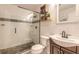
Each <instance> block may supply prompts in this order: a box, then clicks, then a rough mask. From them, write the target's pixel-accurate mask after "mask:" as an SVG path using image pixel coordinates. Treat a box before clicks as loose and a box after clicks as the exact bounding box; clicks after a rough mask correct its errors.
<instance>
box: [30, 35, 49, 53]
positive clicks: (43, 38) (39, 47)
mask: <svg viewBox="0 0 79 59" xmlns="http://www.w3.org/2000/svg"><path fill="white" fill-rule="evenodd" d="M48 39H49V37H47V36H41V39H40V44H35V45H33V46H32V48H31V53H32V54H40V53H42V52H43V50H44V48H45V47H46V46H47V41H48Z"/></svg>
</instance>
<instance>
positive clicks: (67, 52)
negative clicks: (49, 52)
mask: <svg viewBox="0 0 79 59" xmlns="http://www.w3.org/2000/svg"><path fill="white" fill-rule="evenodd" d="M61 51H62V52H63V54H75V52H72V51H70V50H67V49H65V48H61Z"/></svg>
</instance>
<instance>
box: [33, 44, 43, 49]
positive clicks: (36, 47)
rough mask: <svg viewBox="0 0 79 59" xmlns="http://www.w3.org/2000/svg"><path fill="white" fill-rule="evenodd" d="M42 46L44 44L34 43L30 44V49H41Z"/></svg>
mask: <svg viewBox="0 0 79 59" xmlns="http://www.w3.org/2000/svg"><path fill="white" fill-rule="evenodd" d="M43 48H44V46H43V45H41V44H36V45H34V46H32V50H39V49H43Z"/></svg>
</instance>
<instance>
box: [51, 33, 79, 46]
mask: <svg viewBox="0 0 79 59" xmlns="http://www.w3.org/2000/svg"><path fill="white" fill-rule="evenodd" d="M50 37H51V38H52V40H53V41H54V42H55V43H56V44H58V45H60V46H63V47H72V46H79V38H78V37H75V36H69V37H68V38H62V37H61V35H60V34H55V35H50Z"/></svg>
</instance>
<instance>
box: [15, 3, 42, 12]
mask: <svg viewBox="0 0 79 59" xmlns="http://www.w3.org/2000/svg"><path fill="white" fill-rule="evenodd" d="M16 5H17V6H19V7H22V8H25V9H29V10H32V11H36V12H40V7H41V6H42V4H16Z"/></svg>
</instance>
